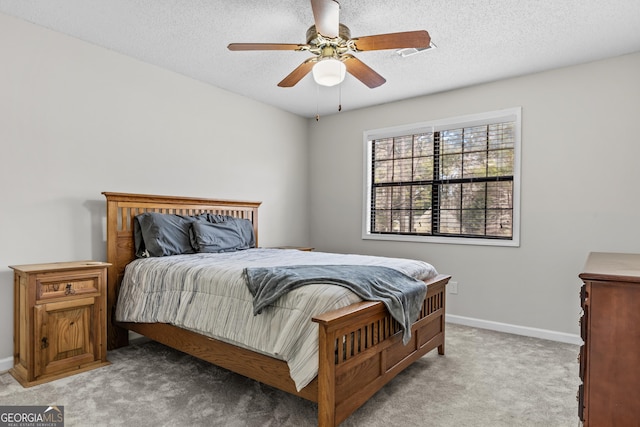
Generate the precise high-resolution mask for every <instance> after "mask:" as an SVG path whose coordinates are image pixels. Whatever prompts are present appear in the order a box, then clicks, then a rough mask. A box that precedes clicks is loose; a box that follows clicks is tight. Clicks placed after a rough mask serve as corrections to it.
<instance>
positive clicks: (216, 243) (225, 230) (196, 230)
mask: <svg viewBox="0 0 640 427" xmlns="http://www.w3.org/2000/svg"><path fill="white" fill-rule="evenodd" d="M191 245H192V246H193V248H194V249H195V250H196V251H197V252H231V251H238V250H243V249H249V248H254V247H255V246H256V241H255V236H254V234H253V224H252V223H251V221H249V220H247V219H242V218H234V217H228V219H227V220H226V221H224V222H219V223H211V222H201V221H197V222H193V223H192V224H191Z"/></svg>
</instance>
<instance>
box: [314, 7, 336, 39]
mask: <svg viewBox="0 0 640 427" xmlns="http://www.w3.org/2000/svg"><path fill="white" fill-rule="evenodd" d="M311 9H312V10H313V19H314V21H315V24H316V31H317V32H318V33H320V34H322V35H323V36H325V37H329V38H335V37H338V31H339V26H340V4H339V3H338V2H337V1H335V0H311Z"/></svg>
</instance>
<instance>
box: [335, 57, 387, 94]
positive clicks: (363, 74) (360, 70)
mask: <svg viewBox="0 0 640 427" xmlns="http://www.w3.org/2000/svg"><path fill="white" fill-rule="evenodd" d="M342 62H344V65H346V66H347V72H349V74H351V75H352V76H354V77H355V78H356V79H358V80H360V81H361V82H362V83H364V84H365V85H367V86H369V87H370V88H371V89H373V88H375V87H378V86H380V85H383V84H384V83H385V82H386V80H385V78H384V77H382V76H381V75H380V74H378V73H376V72H375V71H373V69H372V68H370V67H369V66H368V65H367V64H365V63H364V62H362V61H360V60H359V59H358V58H356V57H355V56H353V55H343V56H342Z"/></svg>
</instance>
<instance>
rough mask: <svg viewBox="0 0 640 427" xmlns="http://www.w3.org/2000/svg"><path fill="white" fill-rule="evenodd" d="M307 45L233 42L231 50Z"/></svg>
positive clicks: (294, 48) (300, 47)
mask: <svg viewBox="0 0 640 427" xmlns="http://www.w3.org/2000/svg"><path fill="white" fill-rule="evenodd" d="M305 46H306V45H304V44H292V43H231V44H230V45H229V46H227V48H228V49H229V50H233V51H238V50H302V49H303V48H304V47H305Z"/></svg>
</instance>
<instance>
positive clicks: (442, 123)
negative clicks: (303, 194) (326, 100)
mask: <svg viewBox="0 0 640 427" xmlns="http://www.w3.org/2000/svg"><path fill="white" fill-rule="evenodd" d="M505 121H514V122H515V141H514V165H513V167H514V170H513V236H512V238H511V239H490V238H473V237H447V236H415V235H402V234H372V233H371V186H372V182H371V168H372V164H371V157H372V155H371V146H372V144H371V141H372V140H375V139H382V138H389V137H394V136H396V137H397V136H401V135H409V134H419V133H423V132H437V131H441V130H447V129H455V128H461V127H472V126H480V125H486V124H493V123H500V122H505ZM521 128H522V108H521V107H514V108H508V109H504V110H496V111H491V112H486V113H479V114H470V115H465V116H458V117H451V118H445V119H439V120H432V121H428V122H420V123H412V124H406V125H401V126H394V127H387V128H382V129H372V130H366V131H364V132H363V147H364V149H363V156H364V168H363V169H364V180H363V182H364V183H365V188H364V191H363V193H364V200H363V208H362V211H363V217H362V239H370V240H390V241H405V242H425V243H450V244H462V245H483V246H511V247H519V246H520V169H521V165H520V163H521V140H522V131H521Z"/></svg>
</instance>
